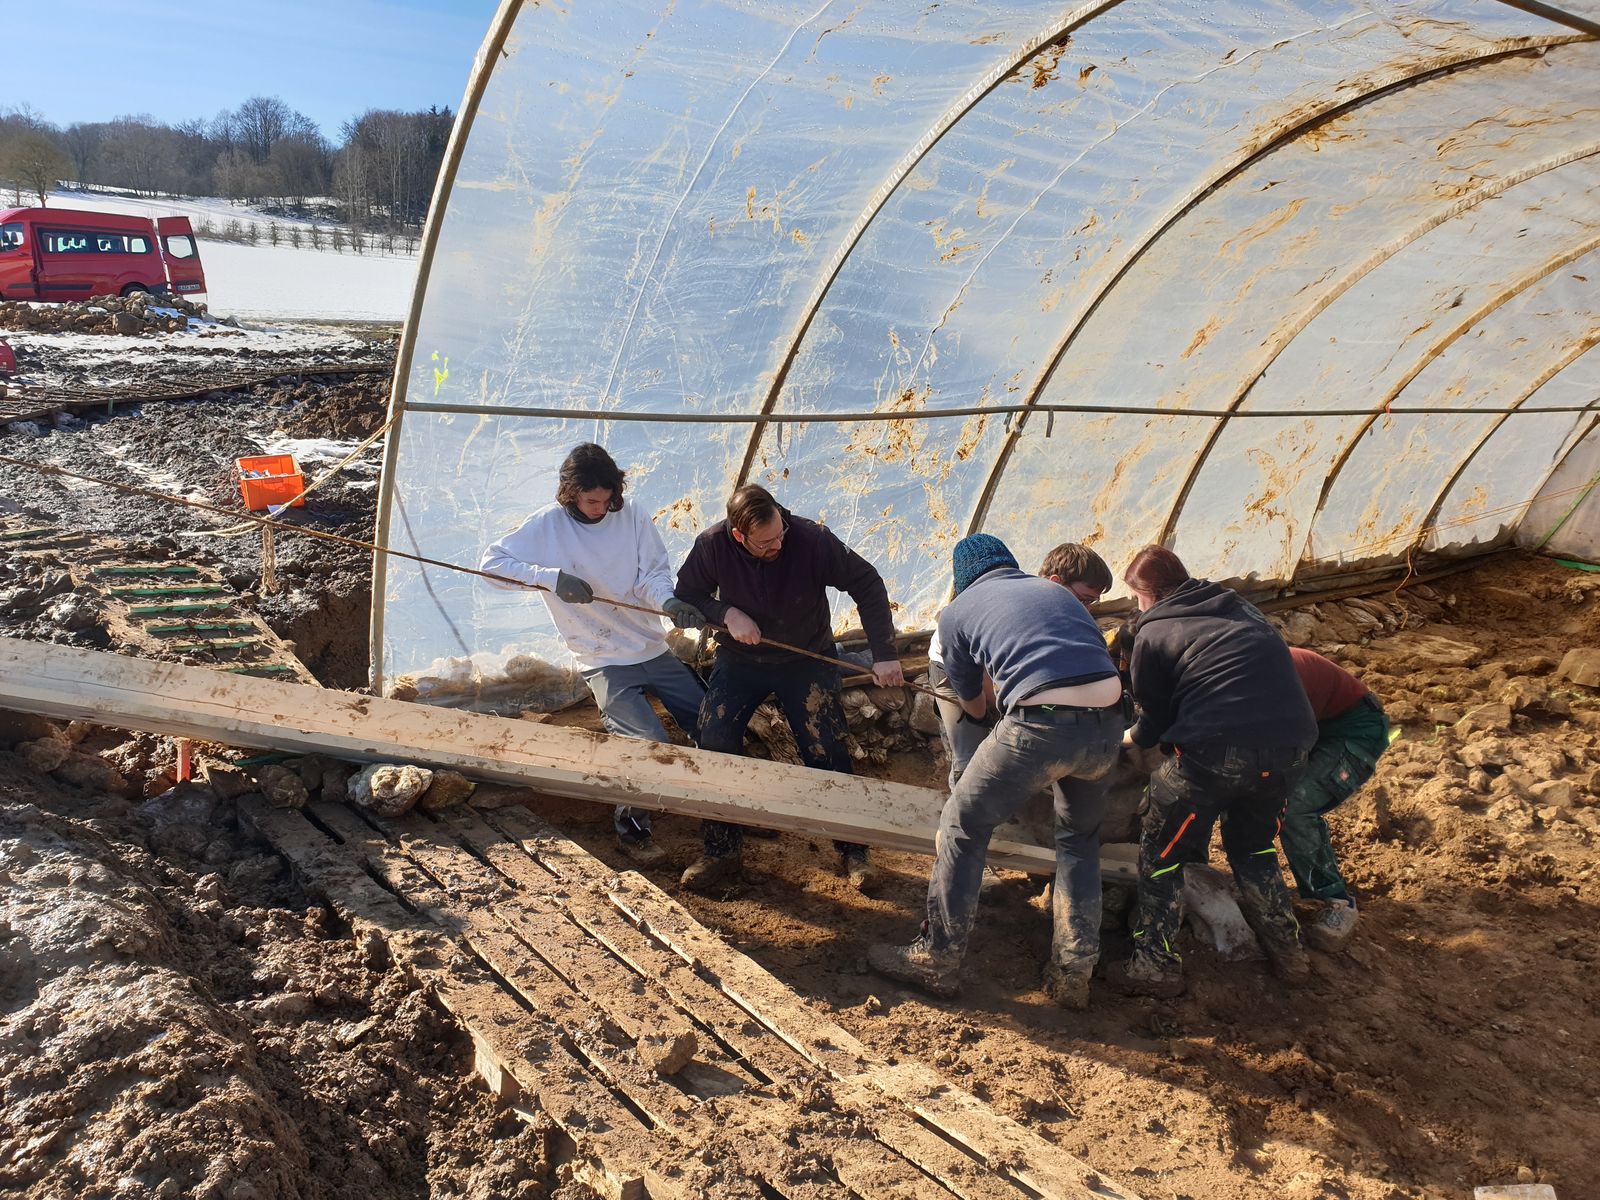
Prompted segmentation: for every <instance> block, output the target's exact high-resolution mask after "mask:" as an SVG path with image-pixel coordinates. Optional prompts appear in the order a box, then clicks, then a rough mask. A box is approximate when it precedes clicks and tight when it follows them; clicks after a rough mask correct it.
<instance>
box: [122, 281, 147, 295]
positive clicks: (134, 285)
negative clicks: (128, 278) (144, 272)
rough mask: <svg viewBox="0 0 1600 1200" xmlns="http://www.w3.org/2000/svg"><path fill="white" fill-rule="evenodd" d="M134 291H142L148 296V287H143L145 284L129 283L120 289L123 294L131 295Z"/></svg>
mask: <svg viewBox="0 0 1600 1200" xmlns="http://www.w3.org/2000/svg"><path fill="white" fill-rule="evenodd" d="M135 292H143V293H144V294H145V295H147V296H148V295H149V294H150V289H149V288H147V287H145V285H144V284H142V283H130V284H129V285H128V286H127V287H125V288H123V289H122V294H123V295H124V296H131V295H133V294H134V293H135Z"/></svg>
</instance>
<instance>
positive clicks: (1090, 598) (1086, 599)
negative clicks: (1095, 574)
mask: <svg viewBox="0 0 1600 1200" xmlns="http://www.w3.org/2000/svg"><path fill="white" fill-rule="evenodd" d="M1067 591H1069V592H1071V593H1072V594H1073V595H1074V596H1076V597H1077V598H1078V599H1079V600H1081V601H1083V603H1085V604H1094V603H1096V602H1098V601H1099V599H1100V597H1101V596H1104V595H1105V592H1103V591H1102V590H1101V589H1099V588H1097V587H1092V586H1091V585H1089V584H1087V583H1083V582H1074V583H1069V584H1067Z"/></svg>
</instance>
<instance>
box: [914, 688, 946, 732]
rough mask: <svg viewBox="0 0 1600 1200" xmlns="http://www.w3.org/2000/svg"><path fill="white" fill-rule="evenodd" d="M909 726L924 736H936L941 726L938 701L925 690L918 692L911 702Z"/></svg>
mask: <svg viewBox="0 0 1600 1200" xmlns="http://www.w3.org/2000/svg"><path fill="white" fill-rule="evenodd" d="M911 728H913V729H915V730H916V731H917V732H918V733H920V734H922V735H923V736H924V737H938V736H939V733H940V730H941V729H942V728H943V726H942V723H941V722H940V720H939V705H938V702H937V701H935V700H934V698H933V697H932V696H930V695H928V694H927V693H926V692H918V693H917V696H916V699H915V700H913V701H912V702H911Z"/></svg>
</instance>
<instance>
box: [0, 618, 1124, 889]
mask: <svg viewBox="0 0 1600 1200" xmlns="http://www.w3.org/2000/svg"><path fill="white" fill-rule="evenodd" d="M0 708H12V709H17V710H19V711H22V712H36V713H39V714H41V715H43V716H52V717H67V718H69V719H70V718H75V717H81V718H84V719H86V720H91V721H96V722H99V723H101V724H105V725H115V726H119V727H123V728H129V729H142V730H147V731H149V732H151V733H164V734H170V735H172V736H175V737H188V738H196V739H199V740H204V741H213V742H222V743H224V744H227V745H230V746H249V747H255V748H259V749H267V750H287V751H292V752H297V753H320V754H326V755H329V756H331V757H333V758H343V759H353V760H361V761H367V762H373V761H377V762H396V761H398V762H414V763H422V764H426V765H432V766H444V767H453V768H454V769H456V770H458V771H461V772H463V773H464V774H466V775H469V776H471V777H473V778H475V779H487V780H494V781H496V782H499V783H513V784H522V785H525V786H529V787H534V788H538V789H539V790H540V791H542V792H546V793H548V794H550V795H553V796H568V797H573V798H576V799H579V800H595V801H599V802H601V803H606V804H618V803H621V804H629V805H634V806H636V807H639V808H651V809H660V810H663V811H666V812H674V813H679V814H682V815H684V816H690V817H712V818H715V819H718V820H729V821H737V822H740V823H743V824H747V825H757V826H762V827H765V828H767V829H779V830H784V831H787V832H794V833H805V834H809V835H813V836H823V837H830V838H841V839H843V840H845V841H851V842H861V843H864V844H866V845H870V846H883V847H887V848H889V849H894V850H909V851H912V852H913V853H918V854H932V853H933V848H934V831H935V828H936V826H937V823H938V819H939V812H940V810H941V809H942V808H943V807H944V799H945V798H944V793H942V792H937V791H934V790H933V789H931V788H920V787H912V786H910V785H907V784H903V783H893V782H890V781H887V780H882V779H870V778H865V777H862V776H855V775H836V774H832V773H829V772H826V771H812V770H808V769H807V768H805V767H799V766H790V765H787V764H785V763H774V762H766V761H763V760H761V759H754V758H741V757H738V756H735V755H729V754H714V753H712V752H710V751H705V750H696V749H694V748H692V747H684V746H666V745H660V744H658V743H655V742H643V741H638V740H635V739H632V738H619V737H608V736H606V735H605V734H598V733H590V732H588V731H586V730H581V729H563V728H560V727H557V726H552V725H545V724H541V723H538V722H534V721H517V720H507V719H505V718H502V717H493V716H486V715H484V714H482V713H472V712H460V711H456V710H451V709H440V708H429V707H427V706H426V705H421V704H408V703H405V702H404V701H399V700H382V699H377V698H375V697H372V696H361V695H357V694H356V693H354V692H338V691H328V690H325V689H322V688H317V687H307V686H303V685H299V684H293V683H283V682H279V681H278V680H275V679H254V678H251V679H244V678H240V677H239V676H238V675H232V674H224V673H220V672H216V671H208V670H204V669H201V668H197V667H189V666H182V665H179V664H176V663H164V662H152V661H149V660H145V659H135V658H124V657H121V656H119V655H115V654H105V653H101V652H98V651H93V650H79V649H76V648H74V647H70V646H53V645H46V644H41V643H34V642H24V641H19V640H17V639H15V638H0ZM989 863H990V864H991V865H992V866H995V867H1005V868H1010V869H1012V870H1022V871H1032V872H1035V873H1037V874H1054V872H1055V851H1054V849H1053V848H1052V849H1046V848H1044V847H1042V846H1034V845H1028V844H1025V843H1022V842H1008V841H1000V840H998V839H997V840H996V841H994V842H992V843H991V844H990V847H989ZM1101 870H1102V872H1103V873H1104V874H1105V876H1106V877H1107V878H1115V879H1124V880H1131V879H1133V878H1134V877H1135V875H1134V871H1133V868H1132V867H1131V865H1130V864H1129V863H1128V862H1127V861H1126V860H1125V859H1121V858H1117V857H1114V856H1106V855H1102V857H1101Z"/></svg>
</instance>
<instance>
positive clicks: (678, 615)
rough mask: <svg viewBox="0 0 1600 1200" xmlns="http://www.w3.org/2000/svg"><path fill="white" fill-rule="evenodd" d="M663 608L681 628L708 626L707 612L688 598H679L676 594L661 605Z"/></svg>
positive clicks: (702, 627)
mask: <svg viewBox="0 0 1600 1200" xmlns="http://www.w3.org/2000/svg"><path fill="white" fill-rule="evenodd" d="M661 609H662V611H663V612H665V613H666V614H667V616H668V617H669V618H671V620H672V623H673V624H674V625H676V626H677V627H678V628H679V629H704V628H705V627H706V615H705V613H703V612H701V611H700V610H699V609H698V608H696V607H695V606H694V605H692V604H690V603H689V602H688V601H686V600H679V599H678V598H677V597H676V596H673V597H672V598H671V599H669V600H668V601H667V602H666V603H665V604H663V605H662V606H661Z"/></svg>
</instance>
